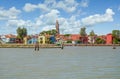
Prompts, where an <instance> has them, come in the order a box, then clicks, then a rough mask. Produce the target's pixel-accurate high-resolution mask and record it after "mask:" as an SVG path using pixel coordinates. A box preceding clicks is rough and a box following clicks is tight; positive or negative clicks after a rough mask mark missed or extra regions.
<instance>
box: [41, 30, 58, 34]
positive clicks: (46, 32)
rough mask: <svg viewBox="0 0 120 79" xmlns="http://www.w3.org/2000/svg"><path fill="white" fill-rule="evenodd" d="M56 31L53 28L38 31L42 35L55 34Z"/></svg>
mask: <svg viewBox="0 0 120 79" xmlns="http://www.w3.org/2000/svg"><path fill="white" fill-rule="evenodd" d="M56 33H57V31H56V30H55V29H52V30H48V31H42V32H40V34H42V35H44V34H49V35H56Z"/></svg>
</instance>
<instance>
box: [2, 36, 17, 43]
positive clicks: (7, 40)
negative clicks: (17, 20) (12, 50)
mask: <svg viewBox="0 0 120 79" xmlns="http://www.w3.org/2000/svg"><path fill="white" fill-rule="evenodd" d="M1 40H2V42H4V43H15V42H16V36H15V35H12V34H8V35H2V36H1Z"/></svg>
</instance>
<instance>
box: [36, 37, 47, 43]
mask: <svg viewBox="0 0 120 79" xmlns="http://www.w3.org/2000/svg"><path fill="white" fill-rule="evenodd" d="M45 41H46V39H45V36H43V35H40V36H38V42H39V43H40V44H45Z"/></svg>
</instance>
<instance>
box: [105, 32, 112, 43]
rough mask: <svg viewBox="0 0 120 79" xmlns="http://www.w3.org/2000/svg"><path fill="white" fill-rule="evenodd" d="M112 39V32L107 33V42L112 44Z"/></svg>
mask: <svg viewBox="0 0 120 79" xmlns="http://www.w3.org/2000/svg"><path fill="white" fill-rule="evenodd" d="M112 41H113V36H112V34H107V35H106V44H112Z"/></svg>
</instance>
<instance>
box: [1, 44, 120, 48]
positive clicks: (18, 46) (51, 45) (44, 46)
mask: <svg viewBox="0 0 120 79" xmlns="http://www.w3.org/2000/svg"><path fill="white" fill-rule="evenodd" d="M39 46H40V48H61V46H60V45H56V44H43V45H39ZM64 46H120V44H115V45H113V44H64ZM0 48H34V44H27V45H25V44H0Z"/></svg>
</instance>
